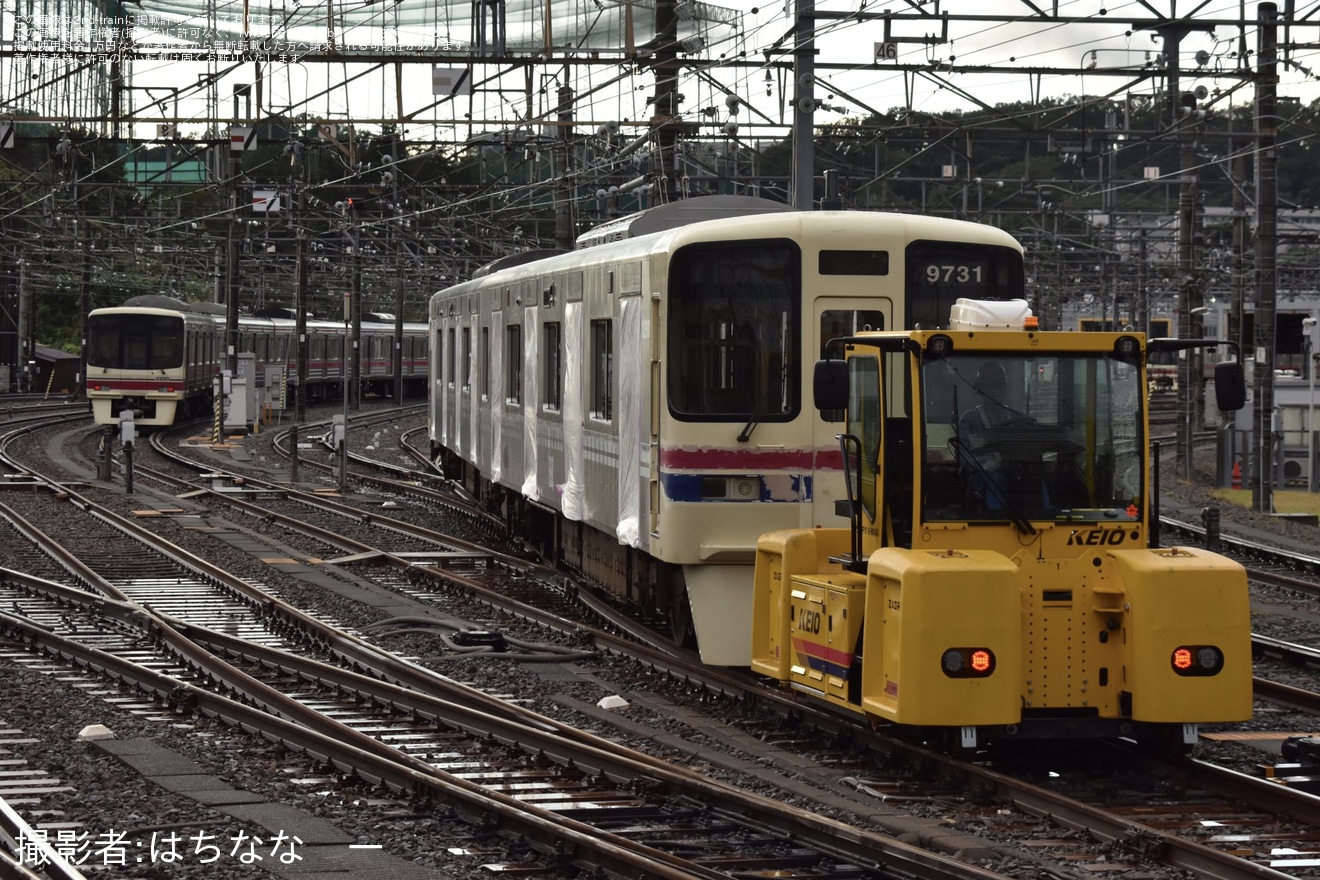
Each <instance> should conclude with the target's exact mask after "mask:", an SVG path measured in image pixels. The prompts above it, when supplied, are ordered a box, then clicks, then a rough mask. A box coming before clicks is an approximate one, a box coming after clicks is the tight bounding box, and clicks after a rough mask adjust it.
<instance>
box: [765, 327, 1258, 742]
mask: <svg viewBox="0 0 1320 880" xmlns="http://www.w3.org/2000/svg"><path fill="white" fill-rule="evenodd" d="M1178 344H1179V345H1187V344H1189V343H1185V342H1179V343H1178ZM1212 344H1213V341H1212ZM838 346H839V347H840V348H841V349H842V354H843V355H844V357H843V358H840V359H837V360H829V361H823V362H821V363H819V364H818V365H817V370H816V374H815V378H814V388H813V390H814V393H815V403H816V405H817V407H819V408H822V409H843V410H845V411H846V422H845V430H844V432H843V433H841V434H840V435H839V441H840V445H841V449H842V452H843V458H844V462H845V468H844V470H845V478H846V482H847V496H848V497H847V499H846V501H843V502H841V503H840V505H839V507H840V509H839V513H840V514H841V515H843V516H846V517H847V519H848V525H847V526H846V527H842V526H841V527H839V528H835V529H810V530H802V529H795V530H784V531H778V532H772V533H769V534H767V535H765V536H763V537H762V539H761V541H760V542H759V544H758V550H757V560H756V575H755V592H754V603H755V607H754V616H753V620H754V624H753V660H752V668H753V670H754V671H757V672H759V673H761V674H764V675H767V676H769V677H771V678H774V679H777V680H779V681H781V682H783V683H784V684H785V685H786V686H788V687H791V688H793V689H795V690H798V691H800V692H802V693H804V694H808V695H811V696H813V697H816V698H819V699H822V700H824V701H826V702H829V703H832V704H835V705H837V706H839V707H841V708H844V709H847V710H849V711H852V712H857V713H859V714H862V715H865V716H867V717H868V718H870V719H872V720H878V721H886V722H891V723H894V724H897V725H902V726H911V727H915V728H921V729H938V730H940V731H942V732H944V733H948V734H951V735H952V741H953V742H955V743H956V744H958V745H960V746H962V747H975V746H978V745H984V744H986V743H987V742H992V741H1004V740H1011V739H1025V738H1030V737H1035V736H1042V737H1046V736H1048V737H1060V736H1078V737H1105V736H1124V737H1131V738H1135V739H1138V740H1149V741H1152V742H1161V743H1167V742H1169V741H1170V740H1173V741H1177V742H1182V743H1189V742H1192V741H1194V739H1195V736H1196V726H1197V725H1198V724H1202V723H1212V722H1231V721H1240V720H1244V719H1246V718H1249V717H1250V714H1251V648H1250V628H1249V610H1248V600H1247V586H1246V575H1245V572H1244V570H1243V569H1242V568H1241V567H1240V566H1238V565H1237V564H1236V563H1233V562H1231V561H1229V560H1227V559H1224V558H1222V557H1219V556H1217V555H1215V554H1211V553H1208V552H1206V551H1203V550H1200V549H1198V548H1182V547H1178V548H1160V547H1158V546H1155V542H1154V541H1153V540H1152V528H1151V526H1152V524H1153V523H1154V522H1155V520H1156V514H1155V513H1154V512H1153V510H1152V498H1151V491H1150V484H1151V480H1150V473H1149V469H1150V460H1149V453H1148V450H1149V437H1148V430H1147V419H1146V394H1145V391H1146V388H1147V382H1146V374H1145V354H1146V351H1147V344H1146V340H1145V339H1144V337H1142V336H1141V335H1140V334H1134V333H1086V334H1076V333H1058V332H1053V333H1051V332H1042V331H1040V330H1038V329H1035V321H1034V319H1033V318H1032V317H1031V315H1030V313H1029V311H1028V310H1026V304H1025V303H1022V302H1021V301H1016V302H1013V303H974V302H970V301H959V303H958V304H957V305H956V306H955V307H954V314H953V317H952V319H951V321H950V323H949V327H948V329H946V330H926V331H908V332H901V333H864V334H859V335H856V336H853V337H849V338H847V339H844V340H840V341H838ZM1235 366H1236V364H1235V363H1229V364H1226V365H1225V367H1226V369H1225V371H1224V372H1223V373H1222V374H1221V376H1218V377H1217V379H1218V380H1219V381H1218V382H1217V386H1218V385H1219V384H1221V383H1222V386H1223V387H1222V388H1218V387H1217V390H1218V391H1219V403H1220V406H1221V408H1233V407H1234V405H1236V406H1238V407H1240V406H1241V405H1242V404H1241V401H1242V399H1243V397H1244V396H1245V392H1244V389H1243V388H1242V387H1241V386H1242V377H1241V371H1240V369H1238V370H1237V371H1236V372H1235V371H1234V367H1235Z"/></svg>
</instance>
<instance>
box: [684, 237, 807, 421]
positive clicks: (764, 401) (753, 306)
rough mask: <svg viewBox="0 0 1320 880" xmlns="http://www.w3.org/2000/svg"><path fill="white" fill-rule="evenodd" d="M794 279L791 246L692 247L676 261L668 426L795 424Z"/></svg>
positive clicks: (797, 267) (797, 272)
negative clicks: (671, 421) (674, 422)
mask: <svg viewBox="0 0 1320 880" xmlns="http://www.w3.org/2000/svg"><path fill="white" fill-rule="evenodd" d="M801 276H802V272H801V253H800V251H799V250H798V247H797V245H796V244H794V243H793V242H790V241H748V242H734V243H721V244H712V245H693V246H690V247H686V248H683V249H681V250H679V251H678V252H677V253H676V254H675V255H674V258H673V260H672V262H671V264H670V277H669V291H670V298H669V321H668V337H669V343H668V349H669V350H668V353H667V354H668V371H667V375H666V378H667V380H668V387H669V409H670V412H671V413H673V415H674V416H675V417H676V418H678V419H682V420H686V421H727V422H745V421H746V420H747V419H748V418H749V417H753V416H754V417H755V418H756V419H757V420H758V421H762V422H786V421H791V420H792V419H793V418H794V417H796V415H797V413H798V410H799V407H800V393H801V391H800V382H799V377H798V370H799V365H800V364H801V352H800V351H799V349H800V347H801V344H800V340H801V305H800V304H801V299H802V296H801V287H802V285H801Z"/></svg>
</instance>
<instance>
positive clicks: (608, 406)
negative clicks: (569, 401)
mask: <svg viewBox="0 0 1320 880" xmlns="http://www.w3.org/2000/svg"><path fill="white" fill-rule="evenodd" d="M613 389H614V322H613V321H611V320H609V319H608V318H606V319H604V320H599V321H592V322H591V417H592V418H593V419H601V420H602V421H607V422H608V421H609V420H610V419H611V418H613V408H614V392H613Z"/></svg>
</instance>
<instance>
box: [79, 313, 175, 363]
mask: <svg viewBox="0 0 1320 880" xmlns="http://www.w3.org/2000/svg"><path fill="white" fill-rule="evenodd" d="M87 364H88V366H92V367H102V368H105V369H112V370H174V369H178V368H179V367H181V366H183V319H182V318H180V317H177V316H174V315H143V314H109V315H92V316H91V318H90V319H89V320H88V322H87Z"/></svg>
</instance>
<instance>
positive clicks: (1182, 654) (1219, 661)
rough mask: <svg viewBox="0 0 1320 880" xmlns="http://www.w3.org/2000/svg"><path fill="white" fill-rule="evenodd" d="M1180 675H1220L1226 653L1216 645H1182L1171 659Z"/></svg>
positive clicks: (1174, 669)
mask: <svg viewBox="0 0 1320 880" xmlns="http://www.w3.org/2000/svg"><path fill="white" fill-rule="evenodd" d="M1169 663H1170V664H1171V665H1172V666H1173V671H1174V672H1176V673H1177V674H1178V675H1189V676H1195V675H1218V674H1219V673H1220V671H1221V670H1223V668H1224V652H1223V651H1221V650H1219V649H1218V648H1216V647H1215V646H1214V645H1180V646H1178V647H1177V648H1174V649H1173V654H1172V656H1171V657H1170V658H1169Z"/></svg>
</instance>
